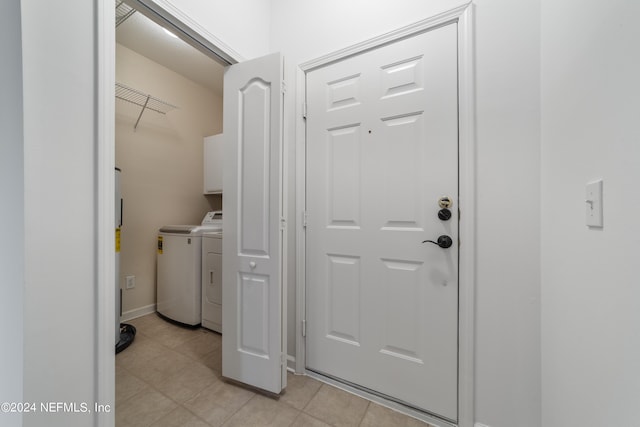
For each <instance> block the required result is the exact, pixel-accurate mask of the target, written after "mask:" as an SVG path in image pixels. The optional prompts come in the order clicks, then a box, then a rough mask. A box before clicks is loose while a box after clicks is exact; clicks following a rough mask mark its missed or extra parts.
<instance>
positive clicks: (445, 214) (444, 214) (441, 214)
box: [438, 208, 451, 221]
mask: <svg viewBox="0 0 640 427" xmlns="http://www.w3.org/2000/svg"><path fill="white" fill-rule="evenodd" d="M438 218H440V219H441V220H442V221H449V220H450V219H451V211H450V210H449V209H447V208H444V209H440V210H439V211H438Z"/></svg>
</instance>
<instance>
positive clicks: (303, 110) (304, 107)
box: [302, 102, 307, 120]
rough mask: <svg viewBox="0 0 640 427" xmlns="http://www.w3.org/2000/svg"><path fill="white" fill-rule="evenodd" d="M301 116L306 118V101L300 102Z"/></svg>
mask: <svg viewBox="0 0 640 427" xmlns="http://www.w3.org/2000/svg"><path fill="white" fill-rule="evenodd" d="M302 118H303V119H305V120H307V103H306V102H305V103H304V104H302Z"/></svg>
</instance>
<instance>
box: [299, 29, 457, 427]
mask: <svg viewBox="0 0 640 427" xmlns="http://www.w3.org/2000/svg"><path fill="white" fill-rule="evenodd" d="M456 26H457V24H456V23H451V24H448V25H445V26H442V27H439V28H436V29H433V30H430V31H428V32H424V33H422V34H419V35H416V36H413V37H411V38H407V39H403V40H400V41H397V42H394V43H391V44H388V45H385V46H383V47H380V48H377V49H374V50H371V51H368V52H365V53H362V54H360V55H356V56H353V57H350V58H347V59H344V60H342V61H339V62H337V63H333V64H330V65H327V66H324V67H321V68H318V69H315V70H312V71H310V72H308V73H307V80H306V90H307V106H308V113H307V160H306V161H307V165H306V170H307V189H306V194H307V202H306V203H307V207H306V209H307V221H308V222H307V248H306V254H307V270H306V271H307V272H306V283H307V293H306V295H307V301H306V304H307V368H308V369H310V370H313V371H317V372H319V373H322V374H325V375H328V376H331V377H334V378H337V379H340V380H344V381H347V382H350V383H353V384H356V385H359V386H361V387H364V388H366V389H369V390H371V391H373V392H375V393H379V394H382V395H384V396H387V397H389V398H392V399H394V400H397V401H400V402H403V403H405V404H408V405H410V406H412V407H416V408H419V409H421V410H424V411H427V412H430V413H432V414H435V415H438V416H440V417H443V418H446V419H449V420H453V421H455V420H456V419H457V384H458V381H457V367H458V209H457V206H456V203H457V201H458V93H457V88H458V70H457V28H456ZM442 197H448V198H449V199H450V200H451V201H452V202H453V206H452V207H451V208H450V209H449V210H450V213H451V218H450V219H448V220H443V219H440V218H439V216H438V213H439V211H440V209H442V208H441V207H440V206H439V199H440V198H442ZM439 236H448V237H450V238H451V239H452V242H453V244H452V246H451V247H449V248H441V247H439V246H438V245H436V244H434V243H430V242H426V243H423V241H424V240H433V241H437V239H438V237H439Z"/></svg>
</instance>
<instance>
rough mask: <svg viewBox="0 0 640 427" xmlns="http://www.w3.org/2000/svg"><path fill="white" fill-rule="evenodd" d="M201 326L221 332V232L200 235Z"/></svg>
mask: <svg viewBox="0 0 640 427" xmlns="http://www.w3.org/2000/svg"><path fill="white" fill-rule="evenodd" d="M202 326H204V327H205V328H208V329H212V330H214V331H216V332H220V333H222V234H220V233H204V234H203V236H202Z"/></svg>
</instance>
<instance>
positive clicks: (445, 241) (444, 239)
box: [422, 234, 453, 249]
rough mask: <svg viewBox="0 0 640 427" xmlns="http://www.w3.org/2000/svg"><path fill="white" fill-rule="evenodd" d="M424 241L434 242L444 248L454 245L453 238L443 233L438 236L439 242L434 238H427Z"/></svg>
mask: <svg viewBox="0 0 640 427" xmlns="http://www.w3.org/2000/svg"><path fill="white" fill-rule="evenodd" d="M422 243H433V244H434V245H438V246H440V247H441V248H442V249H447V248H450V247H451V246H452V245H453V240H451V237H449V236H446V235H444V234H443V235H442V236H440V237H438V241H437V242H434V241H433V240H425V241H423V242H422Z"/></svg>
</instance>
